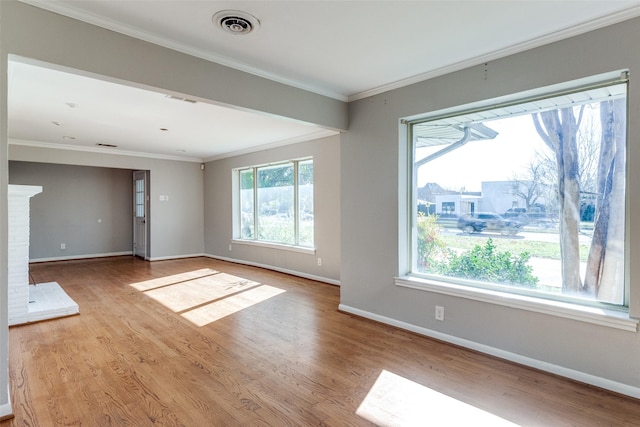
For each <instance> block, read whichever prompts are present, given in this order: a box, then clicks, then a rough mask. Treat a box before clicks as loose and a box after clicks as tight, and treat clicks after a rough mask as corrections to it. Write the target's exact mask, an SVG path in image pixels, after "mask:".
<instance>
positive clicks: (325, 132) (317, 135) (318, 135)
mask: <svg viewBox="0 0 640 427" xmlns="http://www.w3.org/2000/svg"><path fill="white" fill-rule="evenodd" d="M339 134H340V132H338V131H336V130H330V129H320V130H318V131H317V132H314V133H311V134H308V135H302V136H298V137H295V138H289V139H285V140H283V141H277V142H272V143H270V144H263V145H257V146H255V147H250V148H245V149H243V150H237V151H231V152H229V153H223V154H217V155H215V156H211V157H207V158H206V159H204V161H205V162H213V161H215V160H220V159H226V158H228V157H235V156H241V155H243V154H251V153H255V152H257V151H264V150H270V149H272V148H278V147H283V146H285V145H292V144H298V143H301V142H307V141H313V140H316V139H322V138H328V137H330V136H335V135H339Z"/></svg>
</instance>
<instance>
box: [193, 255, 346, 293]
mask: <svg viewBox="0 0 640 427" xmlns="http://www.w3.org/2000/svg"><path fill="white" fill-rule="evenodd" d="M204 256H206V257H208V258H213V259H219V260H221V261H228V262H234V263H236V264H243V265H250V266H252V267H260V268H266V269H267V270H273V271H277V272H279V273H285V274H290V275H292V276H298V277H303V278H305V279H309V280H315V281H316V282H323V283H328V284H330V285H336V286H340V281H339V280H335V279H329V278H327V277H322V276H316V275H314V274H308V273H303V272H300V271H295V270H289V269H287V268H281V267H275V266H273V265H267V264H261V263H258V262H252V261H245V260H242V259H235V258H228V257H222V256H217V255H210V254H205V255H204Z"/></svg>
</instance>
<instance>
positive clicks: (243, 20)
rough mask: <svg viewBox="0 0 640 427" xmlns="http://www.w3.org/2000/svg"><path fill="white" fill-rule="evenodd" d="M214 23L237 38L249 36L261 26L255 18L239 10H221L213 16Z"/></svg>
mask: <svg viewBox="0 0 640 427" xmlns="http://www.w3.org/2000/svg"><path fill="white" fill-rule="evenodd" d="M212 21H213V23H214V24H215V25H217V26H218V27H220V28H222V30H224V31H226V32H227V33H231V34H233V35H236V36H237V35H243V34H249V33H250V32H252V31H255V30H257V29H258V27H259V26H260V21H258V19H257V18H256V17H255V16H253V15H249V14H248V13H245V12H240V11H237V10H221V11H220V12H218V13H216V14H215V15H213V19H212Z"/></svg>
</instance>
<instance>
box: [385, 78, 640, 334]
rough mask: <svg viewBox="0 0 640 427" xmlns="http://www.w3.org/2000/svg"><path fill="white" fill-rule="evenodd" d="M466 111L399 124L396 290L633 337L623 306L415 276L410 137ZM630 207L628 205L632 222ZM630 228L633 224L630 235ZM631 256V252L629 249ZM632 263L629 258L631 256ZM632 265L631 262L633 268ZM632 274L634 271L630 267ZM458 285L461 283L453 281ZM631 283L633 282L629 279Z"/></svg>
mask: <svg viewBox="0 0 640 427" xmlns="http://www.w3.org/2000/svg"><path fill="white" fill-rule="evenodd" d="M627 73H628V71H627V70H619V71H614V72H610V73H606V74H602V75H599V76H592V77H588V78H585V79H581V80H577V81H574V82H572V84H571V87H568V86H567V84H566V83H561V84H558V85H553V86H548V87H544V88H538V89H534V90H531V91H525V92H522V93H518V94H512V95H507V96H505V97H501V98H494V99H487V100H483V101H480V102H476V103H472V104H469V105H467V106H466V107H467V108H469V109H484V108H485V107H487V108H488V107H491V106H495V105H498V104H501V103H512V102H517V101H519V100H523V99H526V98H535V97H539V96H542V97H545V96H548V95H549V94H553V93H556V92H557V93H560V92H562V91H563V90H566V89H569V90H570V91H575V90H578V89H579V88H580V87H581V86H584V87H589V86H591V85H592V84H601V83H603V82H605V81H606V80H609V79H610V80H617V79H623V80H624V79H626V78H628V74H627ZM462 108H463V107H461V106H456V107H451V108H447V109H444V110H439V111H436V112H433V113H431V114H429V113H427V114H418V115H415V116H409V117H405V118H402V119H399V121H398V124H399V126H398V137H399V141H400V144H399V145H400V150H399V154H400V156H399V158H400V163H399V168H400V169H399V170H400V171H401V173H400V177H401V179H400V180H399V183H400V186H399V193H398V201H399V204H398V206H399V218H400V219H401V220H400V221H399V223H398V225H399V229H398V230H399V234H398V236H399V240H398V243H399V251H398V261H399V265H400V266H401V268H400V271H399V276H398V277H395V278H394V280H395V285H396V286H401V287H405V288H412V289H417V290H422V291H428V292H433V293H438V294H442V295H449V296H453V297H458V298H465V299H468V300H473V301H478V302H484V303H489V304H495V305H500V306H504V307H509V308H513V309H517V310H525V311H530V312H536V313H541V314H546V315H551V316H556V317H561V318H566V319H572V320H576V321H580V322H586V323H591V324H595V325H600V326H605V327H610V328H614V329H620V330H624V331H630V332H638V324H639V323H640V319H636V318H633V317H630V315H629V307H625V306H620V307H619V309H606V308H603V307H596V306H590V305H582V304H579V303H571V302H567V301H560V300H551V299H546V298H544V297H536V296H528V295H522V294H518V293H511V292H502V291H497V290H493V289H488V288H480V287H473V286H468V285H464V284H457V283H453V282H448V281H447V282H445V281H441V280H438V279H437V278H433V277H422V276H420V277H418V276H413V275H409V272H410V270H412V269H413V268H412V256H411V252H412V250H411V245H412V238H411V234H412V230H411V228H412V227H413V222H412V220H411V218H410V216H411V213H412V208H411V207H410V205H411V206H413V204H412V203H411V195H412V192H411V186H412V179H413V164H412V161H411V160H412V157H411V154H410V153H411V144H407V140H408V137H409V126H410V125H411V123H412V122H415V121H416V120H420V121H422V120H425V119H431V118H434V117H437V116H442V115H445V114H452V115H454V114H458V113H460V112H461V109H462ZM629 209H630V207H629V203H627V205H626V210H627V214H626V221H629V213H628V212H629ZM628 224H629V222H627V231H626V233H627V235H628V232H629V231H628V227H629V225H628ZM627 251H628V248H627ZM627 257H628V252H627ZM628 262H629V260H628V258H627V263H628ZM626 268H627V269H628V268H629V265H628V264H627V267H626ZM452 280H455V278H452ZM626 280H629V278H628V277H627V279H626ZM626 286H627V288H626V291H625V293H626V297H625V299H626V300H627V301H628V299H629V295H628V293H629V288H630V285H629V284H627V285H626Z"/></svg>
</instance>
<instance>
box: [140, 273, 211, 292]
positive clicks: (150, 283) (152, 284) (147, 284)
mask: <svg viewBox="0 0 640 427" xmlns="http://www.w3.org/2000/svg"><path fill="white" fill-rule="evenodd" d="M218 273H220V272H219V271H217V270H214V269H212V268H202V269H200V270H193V271H188V272H186V273H180V274H172V275H171V276H163V277H158V278H157V279H151V280H145V281H143V282H136V283H131V284H130V285H129V286H131V287H132V288H134V289H136V290H138V291H141V292H144V291H148V290H150V289H155V288H161V287H163V286H168V285H174V284H176V283H180V282H186V281H187V280H193V279H197V278H200V277H206V276H211V275H212V274H218Z"/></svg>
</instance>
